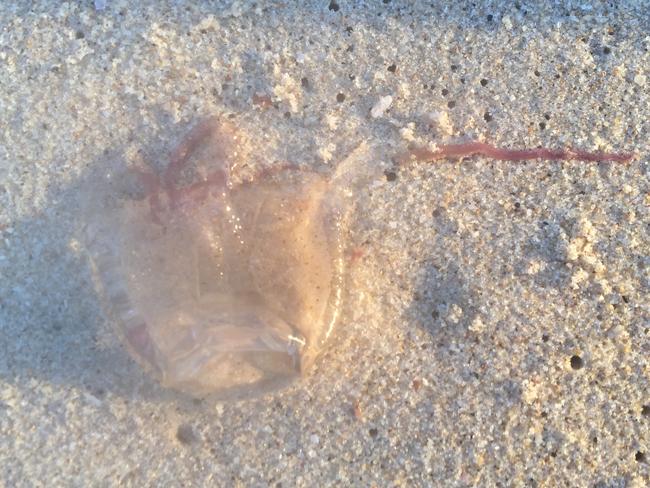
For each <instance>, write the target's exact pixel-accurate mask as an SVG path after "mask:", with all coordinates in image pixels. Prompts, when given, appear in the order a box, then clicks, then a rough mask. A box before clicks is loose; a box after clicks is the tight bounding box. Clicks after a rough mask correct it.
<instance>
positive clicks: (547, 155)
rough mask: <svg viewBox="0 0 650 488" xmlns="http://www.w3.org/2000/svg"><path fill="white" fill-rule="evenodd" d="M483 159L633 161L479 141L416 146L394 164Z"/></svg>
mask: <svg viewBox="0 0 650 488" xmlns="http://www.w3.org/2000/svg"><path fill="white" fill-rule="evenodd" d="M476 155H479V156H486V157H489V158H493V159H500V160H503V161H526V160H530V159H555V160H560V161H570V160H578V161H588V162H598V161H608V162H618V163H626V162H629V161H631V160H632V159H634V157H635V155H634V154H632V153H611V152H589V151H584V150H580V149H550V148H545V147H539V148H535V149H508V148H503V147H497V146H494V145H492V144H488V143H486V142H480V141H469V142H462V143H458V144H444V145H439V146H438V147H437V148H435V149H433V150H431V149H427V148H423V147H417V148H413V149H411V150H409V151H408V152H406V153H404V154H401V155H398V156H397V158H396V159H397V163H398V164H405V163H407V162H408V161H410V160H415V161H436V160H439V159H449V158H452V159H453V158H464V157H468V156H476Z"/></svg>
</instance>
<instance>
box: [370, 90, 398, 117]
mask: <svg viewBox="0 0 650 488" xmlns="http://www.w3.org/2000/svg"><path fill="white" fill-rule="evenodd" d="M392 103H393V97H391V96H390V95H386V96H385V97H381V98H380V99H379V100H377V102H376V103H375V104H374V105H373V107H372V108H371V109H370V116H371V117H372V118H373V119H377V118H379V117H381V116H382V115H384V112H386V110H388V108H389V107H390V106H391V104H392Z"/></svg>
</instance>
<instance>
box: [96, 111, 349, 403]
mask: <svg viewBox="0 0 650 488" xmlns="http://www.w3.org/2000/svg"><path fill="white" fill-rule="evenodd" d="M227 139H228V140H227ZM232 143H233V142H232V140H230V136H229V131H227V130H224V129H223V127H222V126H220V125H219V124H218V123H217V122H216V121H215V120H214V119H210V120H208V121H206V122H203V123H202V124H199V125H198V126H197V128H195V129H194V130H193V131H191V132H190V134H189V135H188V137H187V138H186V140H185V141H184V142H183V143H182V144H181V145H180V146H179V148H178V149H177V150H176V151H175V153H174V154H173V155H172V158H171V163H170V164H169V166H168V169H167V170H166V172H165V173H164V174H163V175H162V177H157V176H153V173H152V174H149V175H142V174H137V175H134V174H131V173H126V174H122V175H118V176H111V177H110V178H103V179H102V183H101V184H100V186H101V187H102V189H101V190H98V191H93V197H92V198H93V200H94V201H96V202H97V203H98V204H97V205H94V209H93V210H92V211H91V212H90V215H89V218H88V225H87V228H86V242H87V249H88V253H89V255H90V258H91V262H92V265H93V266H92V267H93V270H94V278H95V282H96V285H97V289H98V291H99V294H100V297H101V298H102V302H103V304H104V306H105V309H106V311H107V313H108V314H109V316H110V317H111V318H112V320H113V321H114V322H115V323H116V324H117V329H118V332H119V333H120V335H121V336H122V337H123V340H124V343H125V344H126V346H127V347H128V349H129V351H130V353H131V354H132V356H133V357H134V358H135V359H136V360H137V361H138V362H139V363H140V364H142V365H143V366H145V367H146V368H147V369H148V370H149V371H151V372H152V373H153V374H154V375H155V376H156V377H157V378H158V379H159V380H160V381H161V382H162V384H163V385H165V386H168V387H171V388H175V389H179V390H182V391H184V392H188V393H190V394H192V395H198V396H204V395H207V394H211V393H215V394H217V395H218V396H222V397H228V396H246V395H251V394H255V393H257V392H264V391H267V390H268V389H272V388H275V387H278V386H282V385H284V384H286V383H288V382H289V381H290V380H291V379H293V378H296V377H297V376H299V374H300V373H301V372H303V371H305V370H306V369H307V368H309V366H310V365H311V364H312V363H313V361H314V359H315V358H316V356H317V354H318V352H319V351H320V350H321V348H322V346H323V343H324V341H325V340H326V339H327V337H328V336H329V334H330V332H331V331H332V327H333V325H334V323H335V322H336V318H337V315H338V312H339V308H340V301H341V287H342V278H343V258H342V243H341V235H342V225H341V209H340V205H339V204H340V202H339V201H337V197H336V193H334V192H331V191H330V190H331V188H330V184H329V183H330V182H329V181H328V180H327V179H326V178H325V177H323V176H321V175H318V174H316V173H311V172H305V171H298V170H295V169H286V170H284V171H279V172H276V173H275V174H273V175H271V174H268V173H267V174H266V175H265V174H260V175H259V176H258V177H257V178H255V179H254V180H253V181H251V182H248V183H241V184H237V185H232V184H230V183H229V182H228V169H229V167H230V166H231V165H232V161H231V160H230V156H229V146H228V144H232Z"/></svg>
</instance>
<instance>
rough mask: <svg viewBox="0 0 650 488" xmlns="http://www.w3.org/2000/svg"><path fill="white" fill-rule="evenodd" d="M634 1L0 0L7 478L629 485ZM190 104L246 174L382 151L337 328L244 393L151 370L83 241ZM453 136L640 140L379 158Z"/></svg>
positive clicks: (160, 154) (1, 377) (645, 23)
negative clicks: (237, 153)
mask: <svg viewBox="0 0 650 488" xmlns="http://www.w3.org/2000/svg"><path fill="white" fill-rule="evenodd" d="M547 4H548V5H547ZM551 4H552V5H551ZM649 12H650V2H647V1H641V0H639V1H631V0H630V1H621V2H589V1H586V0H585V1H581V2H575V1H567V2H536V1H520V2H506V1H499V0H495V1H487V0H486V1H476V2H435V1H434V2H420V1H412V2H406V1H404V2H399V1H396V0H392V1H389V0H383V1H381V0H377V1H369V0H368V1H352V0H351V1H345V0H332V1H331V2H330V1H329V0H320V1H305V2H287V1H270V2H265V1H259V0H258V1H248V0H241V1H224V2H207V1H206V2H200V1H196V2H189V1H188V2H185V1H166V2H154V1H143V2H129V1H126V0H106V1H96V2H94V3H93V2H92V1H84V2H58V1H42V2H33V5H32V2H21V1H3V2H0V127H1V130H0V486H7V487H14V486H18V487H22V486H48V487H49V486H79V487H82V486H83V487H86V486H133V487H143V486H224V487H226V486H241V487H249V486H253V487H257V486H276V487H280V486H282V487H293V486H305V487H312V486H365V487H384V486H387V487H388V486H432V487H437V486H451V487H470V486H528V487H534V486H571V487H583V486H584V487H599V488H605V487H639V488H641V487H645V486H650V163H649V159H648V158H649V156H648V155H649V154H650V151H649V150H650V143H649V140H650V96H649V95H648V94H649V93H650V52H649V49H650V34H649V33H650V13H649ZM207 116H217V117H220V118H223V119H224V120H228V121H229V122H230V123H231V124H233V125H234V126H236V127H238V128H239V130H241V132H242V134H245V139H246V141H247V142H246V144H247V146H246V147H247V151H248V152H247V153H246V156H247V158H248V161H249V169H250V170H251V171H253V170H255V169H256V168H257V169H259V168H263V167H267V166H268V167H270V166H272V165H274V164H282V162H289V163H290V164H299V165H302V166H303V167H304V168H308V169H314V170H318V171H321V172H323V173H324V174H325V173H327V172H333V171H335V168H336V167H337V164H338V163H339V162H340V161H342V160H344V158H345V157H346V155H348V154H349V153H350V152H351V151H352V150H354V149H355V148H357V147H359V145H360V144H364V143H365V144H369V145H371V146H372V148H373V151H374V152H373V153H372V157H368V160H367V165H368V173H367V174H368V178H366V179H365V180H364V179H362V183H360V184H359V185H358V186H356V187H354V188H353V191H352V198H351V199H350V202H351V203H350V205H351V206H352V207H351V209H352V211H353V215H354V217H353V218H352V219H351V221H350V225H349V228H348V229H347V230H346V237H345V239H346V242H347V245H348V249H349V250H350V251H349V258H348V261H349V262H348V265H347V271H346V281H345V291H344V297H343V310H342V313H341V316H340V318H339V322H338V326H337V330H336V331H335V333H334V336H333V338H332V340H330V342H329V343H328V347H327V348H326V349H325V351H324V352H323V354H321V356H320V357H319V359H318V360H317V361H316V364H315V366H314V368H313V370H312V371H311V373H309V374H308V375H307V376H306V377H304V378H303V379H301V380H300V381H298V382H296V383H294V384H292V385H291V386H289V387H288V388H287V389H285V390H283V391H280V392H275V393H270V394H267V395H265V396H262V397H261V398H254V399H250V400H246V401H241V402H220V401H215V400H210V399H204V400H195V399H194V400H193V399H191V398H188V397H185V396H183V395H178V394H176V393H174V392H171V391H168V390H165V389H163V388H162V387H160V386H159V385H158V384H157V383H156V382H155V381H152V380H151V378H150V377H149V376H147V375H146V374H145V373H144V372H143V371H142V369H141V368H140V366H138V365H137V364H136V363H135V362H134V361H133V360H132V359H131V358H130V357H129V355H128V353H127V352H126V351H125V349H124V348H123V347H122V345H121V343H120V341H119V340H118V337H117V335H116V334H115V329H114V324H113V323H112V321H111V319H110V317H108V316H107V315H106V314H105V313H104V312H103V309H102V307H101V306H100V300H99V298H98V295H97V292H96V290H95V288H94V285H93V281H92V279H91V271H90V267H89V263H88V260H87V257H86V254H85V251H84V246H83V242H82V240H81V239H80V235H81V234H82V233H83V229H84V226H85V225H87V223H88V218H89V217H88V213H87V212H86V208H85V206H86V203H87V198H88V195H92V194H93V188H94V187H93V185H94V184H96V181H97V178H98V175H106V174H110V173H111V172H112V171H114V170H115V169H116V168H118V167H124V166H133V167H138V166H139V165H143V164H148V165H149V166H153V167H154V168H158V169H160V168H163V167H164V165H165V164H166V161H167V159H166V158H167V156H168V155H169V153H170V151H171V150H172V148H173V147H174V146H175V145H176V144H177V142H178V141H179V140H180V138H181V137H182V135H183V134H185V133H186V132H187V130H188V129H189V128H190V127H191V126H192V125H193V124H195V123H196V122H197V121H198V120H201V119H203V118H205V117H207ZM474 139H475V140H481V141H486V142H490V143H493V144H496V145H498V146H502V147H507V148H536V147H542V146H543V147H550V148H567V147H573V148H579V149H583V150H588V151H609V152H634V153H635V154H636V155H637V157H636V159H635V160H634V161H632V162H630V163H611V162H595V163H594V162H580V161H571V162H566V161H564V162H561V161H540V160H537V161H530V162H516V163H514V162H505V161H495V160H492V159H489V158H485V157H480V156H479V157H471V158H467V159H466V160H464V161H462V162H459V161H453V160H448V161H438V162H435V163H422V164H410V165H406V166H402V167H396V165H395V159H394V156H395V155H396V154H398V153H400V151H404V150H405V149H406V148H407V147H410V146H419V147H431V148H432V147H433V146H432V144H435V143H442V144H449V143H457V142H462V141H466V140H474ZM84 198H86V200H84Z"/></svg>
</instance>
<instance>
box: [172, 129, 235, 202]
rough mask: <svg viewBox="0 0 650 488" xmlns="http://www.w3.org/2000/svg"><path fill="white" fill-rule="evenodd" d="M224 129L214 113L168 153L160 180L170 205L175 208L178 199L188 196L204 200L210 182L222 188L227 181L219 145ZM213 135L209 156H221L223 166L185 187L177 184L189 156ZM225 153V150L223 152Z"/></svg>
mask: <svg viewBox="0 0 650 488" xmlns="http://www.w3.org/2000/svg"><path fill="white" fill-rule="evenodd" d="M222 129H223V127H222V126H221V124H220V123H219V119H218V118H217V117H210V118H208V119H205V120H204V121H202V122H200V123H199V124H197V125H196V126H195V127H194V128H193V129H192V130H190V132H189V134H188V135H187V136H186V137H185V138H184V139H183V141H182V142H181V143H180V144H179V145H178V146H177V147H176V149H175V150H174V151H173V152H172V155H171V157H170V162H169V165H168V166H167V169H166V170H165V173H164V175H163V184H164V187H165V191H166V192H167V195H168V196H169V205H170V208H172V209H173V208H175V207H176V206H177V205H178V204H179V202H180V201H181V200H183V199H187V198H198V199H199V201H203V200H205V198H207V196H208V189H209V187H211V186H218V187H219V188H220V189H225V187H226V184H227V181H228V169H229V168H227V167H226V162H225V161H226V159H227V157H226V154H225V148H223V147H220V144H222V143H223V142H224V141H223V140H221V138H220V137H219V136H220V135H223V134H221V133H220V131H221V130H222ZM209 139H213V141H212V144H213V145H214V149H215V154H213V155H212V157H214V158H217V159H223V164H222V167H221V168H219V169H217V170H215V171H213V172H212V173H210V174H209V175H208V176H207V177H206V178H205V179H204V180H203V181H200V182H198V183H194V184H191V185H189V186H187V187H184V188H179V186H178V181H179V179H180V176H181V172H182V171H183V168H184V167H185V166H187V164H188V162H189V159H190V156H191V155H192V154H193V153H194V151H196V149H197V148H198V147H199V146H201V144H202V143H203V142H204V141H205V140H209ZM222 153H224V154H222Z"/></svg>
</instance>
